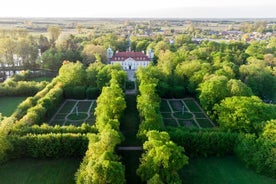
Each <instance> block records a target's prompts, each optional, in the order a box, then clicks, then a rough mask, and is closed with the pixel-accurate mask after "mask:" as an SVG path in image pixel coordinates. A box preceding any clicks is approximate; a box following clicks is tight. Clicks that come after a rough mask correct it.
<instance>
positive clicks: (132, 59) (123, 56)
mask: <svg viewBox="0 0 276 184" xmlns="http://www.w3.org/2000/svg"><path fill="white" fill-rule="evenodd" d="M153 56H154V54H153V51H152V50H151V49H149V50H148V51H147V54H144V53H143V52H133V51H126V52H116V53H115V54H113V51H112V49H111V48H108V49H107V58H108V61H109V63H110V64H115V63H119V64H120V65H121V66H122V68H123V69H124V70H137V69H138V67H140V66H141V67H146V66H148V65H149V64H150V63H151V62H152V59H153Z"/></svg>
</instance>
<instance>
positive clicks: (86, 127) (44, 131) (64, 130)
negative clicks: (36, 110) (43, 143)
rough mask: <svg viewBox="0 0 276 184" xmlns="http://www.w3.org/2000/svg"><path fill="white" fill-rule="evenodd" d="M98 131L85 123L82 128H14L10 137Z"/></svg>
mask: <svg viewBox="0 0 276 184" xmlns="http://www.w3.org/2000/svg"><path fill="white" fill-rule="evenodd" d="M97 132H98V131H97V129H96V128H95V127H94V126H90V125H88V124H85V123H83V124H82V125H81V126H78V127H76V126H73V125H69V126H59V125H55V126H50V125H48V124H42V125H40V126H39V125H33V126H25V127H20V128H16V127H15V128H13V129H12V130H11V132H10V135H18V136H19V135H20V136H23V135H27V134H49V133H81V134H86V133H97Z"/></svg>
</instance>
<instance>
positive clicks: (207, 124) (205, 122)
mask: <svg viewBox="0 0 276 184" xmlns="http://www.w3.org/2000/svg"><path fill="white" fill-rule="evenodd" d="M196 120H197V122H198V124H199V125H200V127H201V128H212V127H214V126H213V125H212V124H211V123H210V121H209V120H208V119H196Z"/></svg>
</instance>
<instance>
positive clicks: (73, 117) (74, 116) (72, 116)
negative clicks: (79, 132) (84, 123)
mask: <svg viewBox="0 0 276 184" xmlns="http://www.w3.org/2000/svg"><path fill="white" fill-rule="evenodd" d="M67 118H68V120H72V121H73V120H77V121H81V120H84V119H85V118H87V114H86V113H83V112H79V114H77V113H75V112H74V113H71V114H69V116H68V117H67Z"/></svg>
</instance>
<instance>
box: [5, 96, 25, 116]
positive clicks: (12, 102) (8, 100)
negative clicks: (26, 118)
mask: <svg viewBox="0 0 276 184" xmlns="http://www.w3.org/2000/svg"><path fill="white" fill-rule="evenodd" d="M26 98H27V97H0V113H2V115H3V116H10V115H11V114H12V113H13V112H14V110H15V109H16V107H17V106H18V105H19V104H20V103H21V102H23V101H24V100H25V99H26Z"/></svg>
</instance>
